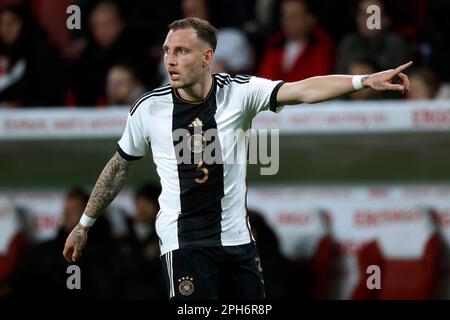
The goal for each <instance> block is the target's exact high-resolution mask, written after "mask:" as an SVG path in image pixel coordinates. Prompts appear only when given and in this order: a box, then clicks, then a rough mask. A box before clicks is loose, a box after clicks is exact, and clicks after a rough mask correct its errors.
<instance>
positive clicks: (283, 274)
mask: <svg viewBox="0 0 450 320" xmlns="http://www.w3.org/2000/svg"><path fill="white" fill-rule="evenodd" d="M248 218H249V221H250V225H251V230H252V235H253V237H254V238H255V240H256V243H257V245H258V251H259V253H260V257H261V266H262V269H263V271H264V284H265V287H266V297H267V298H268V299H293V298H296V294H297V292H296V289H297V288H296V287H295V286H293V284H294V283H295V281H293V280H294V279H293V278H295V270H293V268H292V267H291V266H290V265H289V264H288V261H287V260H286V259H285V258H284V257H283V255H282V254H281V252H280V249H279V244H278V238H277V236H276V234H275V232H274V231H273V230H272V228H271V227H270V226H269V225H268V224H267V222H266V220H265V219H264V216H263V215H262V214H261V213H260V212H258V211H254V210H248Z"/></svg>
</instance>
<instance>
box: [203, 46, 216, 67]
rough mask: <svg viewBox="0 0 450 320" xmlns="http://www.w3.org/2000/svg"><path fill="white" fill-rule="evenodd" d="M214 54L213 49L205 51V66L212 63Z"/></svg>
mask: <svg viewBox="0 0 450 320" xmlns="http://www.w3.org/2000/svg"><path fill="white" fill-rule="evenodd" d="M213 56H214V53H213V50H212V49H207V50H206V51H205V54H204V55H203V66H204V67H206V66H207V65H209V64H211V62H212V59H213Z"/></svg>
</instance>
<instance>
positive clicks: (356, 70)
mask: <svg viewBox="0 0 450 320" xmlns="http://www.w3.org/2000/svg"><path fill="white" fill-rule="evenodd" d="M378 71H380V69H379V67H378V66H377V65H376V63H375V62H374V61H371V60H370V59H358V58H356V59H355V60H353V61H352V62H351V63H350V65H349V66H348V70H347V72H346V73H348V74H352V75H359V74H372V73H375V72H378ZM381 97H382V94H381V93H380V91H376V90H374V89H372V88H367V90H360V91H355V92H353V93H351V94H349V98H350V100H374V99H380V98H381Z"/></svg>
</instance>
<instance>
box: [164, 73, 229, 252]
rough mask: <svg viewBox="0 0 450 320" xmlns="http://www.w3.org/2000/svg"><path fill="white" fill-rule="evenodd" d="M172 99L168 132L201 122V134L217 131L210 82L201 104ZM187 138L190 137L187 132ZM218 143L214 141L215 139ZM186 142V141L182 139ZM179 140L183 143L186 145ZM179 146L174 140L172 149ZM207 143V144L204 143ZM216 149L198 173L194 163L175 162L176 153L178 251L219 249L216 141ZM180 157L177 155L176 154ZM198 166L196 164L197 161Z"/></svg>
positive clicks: (220, 176)
mask: <svg viewBox="0 0 450 320" xmlns="http://www.w3.org/2000/svg"><path fill="white" fill-rule="evenodd" d="M172 98H173V103H174V106H173V114H172V130H173V131H175V130H176V129H180V128H182V129H187V130H192V128H189V125H190V124H192V123H193V122H194V121H195V120H196V119H197V118H198V120H197V121H196V122H194V123H199V121H201V123H202V125H201V126H202V127H201V130H202V132H205V131H206V130H209V129H215V130H217V123H216V120H215V114H216V110H217V101H216V82H215V81H214V82H213V87H212V91H211V92H210V94H209V96H208V98H207V99H206V100H204V101H202V102H201V103H196V104H192V103H189V102H187V101H183V100H181V99H180V98H179V97H178V96H177V95H176V93H175V90H174V91H173V93H172ZM190 132H191V134H192V133H193V132H192V131H190ZM216 138H217V139H218V137H216ZM185 140H186V139H185ZM185 140H183V141H184V142H186V141H185ZM178 143H181V141H179V140H177V139H176V138H175V137H174V141H173V144H174V148H175V146H176V145H177V144H178ZM207 143H208V141H207ZM214 143H215V144H216V145H217V149H216V152H215V155H214V157H215V159H216V161H215V162H214V163H211V164H203V165H202V166H201V168H200V169H199V168H198V167H199V165H198V163H194V162H193V161H191V162H192V164H189V163H182V162H181V161H180V160H181V159H179V158H180V157H183V154H179V152H176V156H177V160H179V161H178V162H179V163H180V164H178V166H177V169H178V179H179V185H180V204H181V213H180V215H179V216H178V221H177V224H178V244H179V248H183V247H187V246H191V245H200V246H220V245H221V237H220V236H221V232H222V227H221V221H222V203H221V200H222V198H223V196H224V178H223V161H221V160H222V159H221V158H222V150H221V146H220V141H218V140H217V141H214ZM188 152H189V153H190V156H191V160H194V157H193V156H192V155H193V153H191V152H190V151H188ZM180 153H181V152H180ZM197 162H198V161H197ZM203 168H204V169H207V170H208V178H207V180H206V181H204V183H198V182H196V181H195V179H197V181H198V179H203V178H205V176H206V175H205V172H204V171H202V169H203Z"/></svg>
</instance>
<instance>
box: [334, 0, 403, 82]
mask: <svg viewBox="0 0 450 320" xmlns="http://www.w3.org/2000/svg"><path fill="white" fill-rule="evenodd" d="M370 5H377V6H379V7H380V9H381V29H369V28H368V27H367V19H368V18H369V14H367V12H366V10H367V7H368V6H370ZM390 25H391V18H390V16H389V12H387V10H386V7H385V5H384V3H383V2H382V1H381V0H361V1H359V4H358V6H357V10H356V27H357V32H356V33H352V34H348V35H346V36H344V38H343V39H342V41H341V43H340V45H339V50H338V60H337V73H345V72H346V71H347V70H348V69H349V66H350V64H351V63H352V62H353V61H354V60H355V59H358V58H359V59H360V58H361V57H362V58H365V59H370V60H373V61H375V63H376V64H377V65H378V66H379V68H380V69H381V70H385V69H391V68H393V67H394V66H396V65H400V64H403V63H405V62H406V61H409V60H411V50H410V48H409V46H408V45H407V44H406V43H405V42H404V41H403V40H402V39H401V38H400V37H398V36H397V35H396V34H395V33H393V32H392V31H390V30H389V27H390Z"/></svg>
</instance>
